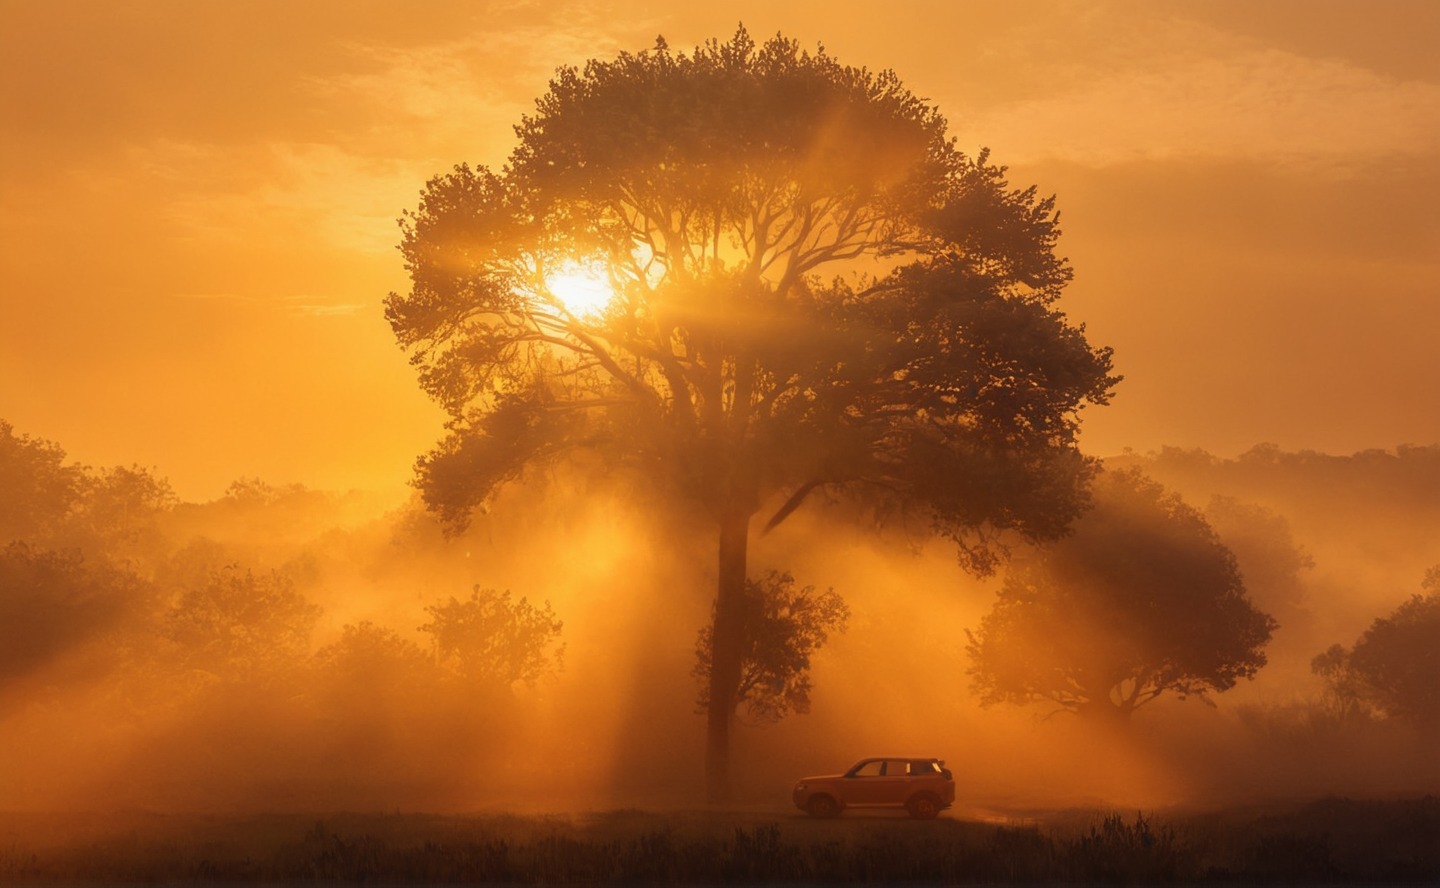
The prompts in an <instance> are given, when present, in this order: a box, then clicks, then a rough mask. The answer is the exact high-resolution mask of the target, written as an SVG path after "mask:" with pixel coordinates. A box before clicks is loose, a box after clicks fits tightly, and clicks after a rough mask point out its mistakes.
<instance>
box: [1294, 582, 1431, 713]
mask: <svg viewBox="0 0 1440 888" xmlns="http://www.w3.org/2000/svg"><path fill="white" fill-rule="evenodd" d="M1421 585H1422V588H1423V589H1424V594H1420V595H1413V596H1411V597H1410V598H1409V599H1408V600H1407V601H1405V602H1404V603H1402V604H1401V605H1400V606H1399V607H1397V608H1396V609H1395V610H1394V612H1392V613H1391V614H1389V615H1388V616H1384V617H1380V618H1378V619H1377V620H1375V622H1374V623H1372V624H1371V625H1370V628H1368V629H1366V630H1365V633H1364V634H1363V635H1361V636H1360V638H1359V639H1358V640H1357V641H1356V642H1355V645H1354V647H1353V648H1350V649H1348V650H1347V649H1346V648H1344V647H1342V646H1341V645H1338V644H1337V645H1334V646H1332V647H1331V648H1330V649H1329V650H1327V651H1325V652H1324V653H1322V654H1320V655H1319V656H1317V657H1316V658H1315V659H1314V661H1313V662H1312V664H1311V668H1312V669H1313V670H1314V672H1315V673H1316V674H1317V675H1319V676H1320V677H1321V678H1323V679H1324V680H1325V683H1326V686H1327V690H1328V691H1329V693H1330V694H1331V695H1332V696H1333V697H1334V698H1335V702H1336V703H1337V704H1338V705H1339V707H1340V712H1341V714H1342V716H1343V715H1345V714H1346V713H1349V712H1355V711H1365V710H1370V711H1374V712H1377V713H1378V714H1380V715H1384V716H1388V717H1392V718H1398V719H1400V720H1402V721H1405V722H1409V723H1410V724H1411V725H1413V726H1415V727H1416V728H1418V729H1419V730H1420V731H1421V732H1422V733H1423V734H1425V735H1426V736H1427V737H1436V738H1440V694H1437V693H1436V690H1435V689H1436V687H1437V684H1440V565H1437V566H1436V567H1433V568H1431V569H1430V571H1429V572H1428V573H1427V574H1426V576H1425V580H1424V582H1423V583H1422V584H1421Z"/></svg>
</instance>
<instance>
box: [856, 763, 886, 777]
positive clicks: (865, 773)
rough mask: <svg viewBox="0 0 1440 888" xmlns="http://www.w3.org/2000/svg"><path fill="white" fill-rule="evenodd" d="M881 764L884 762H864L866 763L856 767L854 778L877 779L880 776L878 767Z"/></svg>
mask: <svg viewBox="0 0 1440 888" xmlns="http://www.w3.org/2000/svg"><path fill="white" fill-rule="evenodd" d="M883 764H885V763H884V762H866V763H865V764H864V765H862V766H861V767H858V768H856V769H855V776H856V777H879V776H880V766H881V765H883Z"/></svg>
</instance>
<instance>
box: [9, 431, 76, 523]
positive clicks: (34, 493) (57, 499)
mask: <svg viewBox="0 0 1440 888" xmlns="http://www.w3.org/2000/svg"><path fill="white" fill-rule="evenodd" d="M84 477H85V473H84V469H83V467H81V466H77V465H73V464H72V465H68V466H67V465H65V451H64V450H62V449H61V448H60V446H59V445H58V444H55V443H54V442H51V441H45V440H42V439H39V438H32V437H31V436H29V435H18V434H16V433H15V429H14V427H13V426H11V425H10V423H8V422H5V421H4V420H0V491H3V493H0V544H3V543H8V542H11V541H14V540H24V541H26V542H30V543H34V542H37V541H41V540H44V539H45V534H46V533H47V532H48V531H50V530H51V529H53V528H54V526H55V525H57V524H58V523H60V522H61V521H62V520H63V519H64V518H65V517H66V516H67V515H68V514H69V513H70V510H71V509H72V508H74V506H75V503H76V501H77V500H78V499H79V497H80V490H81V487H82V485H83V483H84Z"/></svg>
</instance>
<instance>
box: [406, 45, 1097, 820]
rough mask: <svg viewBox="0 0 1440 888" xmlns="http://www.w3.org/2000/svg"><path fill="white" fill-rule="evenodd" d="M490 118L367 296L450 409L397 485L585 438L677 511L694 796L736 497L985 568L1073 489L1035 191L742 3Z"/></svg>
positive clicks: (466, 510)
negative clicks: (692, 591)
mask: <svg viewBox="0 0 1440 888" xmlns="http://www.w3.org/2000/svg"><path fill="white" fill-rule="evenodd" d="M516 130H517V134H518V136H519V145H518V146H517V147H516V149H515V150H514V152H513V154H512V155H511V157H510V159H509V161H508V163H507V164H506V165H505V167H504V168H503V169H501V170H499V171H494V170H491V169H488V168H485V167H479V168H472V167H470V166H467V165H462V166H457V167H456V168H455V169H454V171H453V172H451V173H449V174H447V175H443V176H439V177H437V178H435V179H432V180H431V181H430V182H429V183H428V184H427V186H426V188H425V191H424V192H423V196H422V199H421V202H420V205H419V208H418V209H417V210H416V211H415V212H413V213H408V214H407V215H406V217H405V218H404V219H403V220H402V227H403V241H402V244H401V250H402V253H403V254H404V257H405V261H406V267H407V269H408V271H409V273H410V277H411V281H412V287H411V290H410V292H409V293H406V294H391V296H390V297H389V299H388V301H387V303H386V314H387V317H388V319H389V321H390V323H391V325H392V327H393V329H394V331H395V333H396V336H397V337H398V339H399V341H400V343H401V344H402V345H403V346H404V347H406V348H407V349H410V350H411V352H412V358H413V361H414V362H415V364H416V365H417V366H418V367H419V369H420V376H421V383H422V385H423V386H424V388H425V389H426V390H427V391H428V392H429V393H430V394H431V395H432V396H433V397H434V398H435V399H437V400H438V401H439V402H440V403H441V404H442V405H443V406H444V407H445V408H446V409H447V410H448V411H449V413H450V417H451V418H450V422H449V434H448V436H447V437H446V438H445V439H444V440H443V441H442V442H441V443H440V445H439V446H438V447H437V448H436V449H435V450H434V451H433V452H432V453H430V454H429V455H427V456H425V457H423V458H422V459H421V460H420V462H419V465H418V479H417V483H418V485H419V486H420V488H421V489H422V491H423V493H424V495H425V498H426V500H427V502H428V503H429V505H430V507H431V508H432V509H435V510H436V511H438V512H439V513H440V514H441V515H442V516H443V517H444V518H445V519H446V520H448V521H450V522H452V523H455V524H463V523H464V522H465V520H466V519H467V517H468V516H469V515H470V514H471V512H472V511H473V510H474V509H476V508H478V507H480V506H481V505H482V504H484V502H485V501H486V499H487V498H488V497H489V496H490V495H491V494H492V493H493V492H494V491H495V490H496V488H497V486H499V485H500V484H502V483H504V482H506V481H509V480H512V479H516V478H518V477H519V476H520V475H521V474H522V472H523V471H524V470H525V469H526V468H527V467H531V466H534V465H536V464H537V463H540V462H544V461H547V460H551V459H555V458H559V457H561V456H562V455H564V454H566V453H568V452H571V451H573V450H574V449H576V448H589V449H593V450H595V451H597V452H599V453H601V454H603V455H604V457H605V460H606V463H607V464H609V465H612V466H617V467H629V468H631V469H634V470H636V471H637V472H638V473H639V474H641V475H643V476H644V477H647V478H649V479H652V480H654V481H656V482H658V483H661V484H663V485H666V486H667V488H668V489H669V490H670V491H672V492H673V493H675V494H676V495H678V496H680V497H682V498H684V499H687V500H688V501H690V502H692V503H695V504H697V505H698V506H700V507H701V508H702V509H703V511H704V512H705V514H707V515H708V518H709V520H710V522H711V523H712V525H711V526H713V528H714V532H715V535H716V541H717V550H718V571H717V584H716V591H715V609H714V627H713V663H712V666H713V668H712V669H711V670H710V692H709V697H708V700H709V709H708V715H707V719H708V748H707V756H706V762H707V774H708V778H709V787H710V793H711V797H712V798H716V797H719V796H722V795H723V794H724V791H725V786H726V772H727V767H728V764H727V763H728V749H729V730H730V720H731V717H732V714H733V712H734V709H735V695H736V692H737V688H738V687H739V683H740V679H741V661H742V654H743V650H744V639H745V628H744V625H743V616H744V607H743V601H744V590H745V583H746V579H747V573H746V560H747V551H748V545H749V541H750V536H751V531H752V521H753V519H755V517H756V516H757V514H760V515H762V520H763V522H764V526H765V527H766V528H767V529H768V528H771V527H774V526H775V525H777V524H779V523H780V522H781V521H783V520H784V519H785V517H786V516H788V515H789V514H791V513H792V512H793V510H794V509H795V508H797V507H799V506H800V505H801V504H802V502H803V501H805V500H806V498H807V497H808V496H809V494H811V493H812V492H813V491H815V490H816V489H818V488H821V487H830V488H834V489H837V490H841V491H848V492H851V493H863V494H869V495H877V496H885V497H890V498H892V499H891V502H892V504H894V503H901V504H905V505H906V506H907V507H912V508H917V509H920V510H923V511H924V513H925V514H927V515H928V516H929V518H930V519H931V520H932V521H933V523H934V526H935V528H936V529H937V531H939V532H941V533H943V534H946V535H948V536H949V537H950V538H952V539H954V540H955V541H956V542H957V543H959V544H960V550H961V552H962V554H963V556H964V557H965V560H966V561H967V563H968V564H970V565H971V566H973V567H975V568H977V569H981V570H984V569H988V568H989V567H990V566H991V565H993V563H994V562H995V558H996V549H995V546H994V545H993V533H994V531H996V530H997V529H1000V530H1004V529H1010V530H1015V531H1019V532H1020V533H1021V534H1024V535H1028V536H1030V537H1035V538H1040V537H1048V536H1053V535H1055V534H1057V533H1059V532H1060V531H1061V530H1062V529H1063V528H1064V527H1065V526H1066V525H1067V524H1068V522H1069V521H1070V520H1071V519H1072V518H1073V517H1074V516H1075V515H1076V514H1077V513H1078V511H1079V510H1080V508H1081V505H1082V502H1083V499H1084V493H1083V491H1084V486H1085V482H1086V479H1087V476H1088V475H1089V474H1090V472H1091V466H1090V463H1089V461H1088V460H1086V459H1085V458H1083V457H1082V456H1081V455H1080V454H1079V452H1078V450H1077V448H1076V446H1075V436H1076V431H1077V426H1078V411H1079V410H1080V408H1081V406H1082V405H1083V404H1085V403H1087V402H1089V403H1097V404H1098V403H1104V402H1105V400H1106V398H1107V397H1108V394H1109V391H1110V389H1111V387H1112V386H1113V384H1114V383H1115V377H1112V376H1111V375H1110V354H1109V351H1108V350H1106V349H1096V348H1093V347H1091V346H1090V345H1089V343H1088V342H1087V341H1086V339H1085V336H1084V331H1083V328H1081V327H1077V326H1075V325H1072V324H1071V323H1069V321H1068V320H1067V319H1066V318H1065V317H1064V315H1063V314H1061V313H1060V312H1059V311H1058V310H1057V309H1056V307H1055V303H1056V300H1057V299H1058V297H1059V296H1060V294H1061V291H1062V289H1063V288H1064V287H1065V285H1066V283H1067V282H1068V281H1069V280H1070V278H1071V272H1070V269H1069V267H1068V265H1067V264H1066V262H1065V260H1064V259H1062V258H1060V257H1058V256H1057V255H1056V254H1055V251H1054V247H1055V244H1056V239H1057V237H1058V235H1059V230H1058V228H1057V226H1056V221H1057V214H1056V212H1055V209H1054V204H1053V200H1050V199H1042V198H1039V197H1038V196H1037V194H1036V191H1035V189H1033V188H1031V189H1023V190H1022V189H1012V188H1011V187H1010V186H1009V184H1008V183H1007V182H1006V179H1005V175H1004V170H1003V169H1002V168H999V167H996V166H993V165H991V164H990V163H989V162H988V160H987V156H986V154H985V153H984V152H981V153H980V154H979V155H978V156H977V157H970V156H967V155H965V154H964V153H962V152H960V151H959V150H958V149H957V148H956V146H955V145H954V144H953V141H952V140H951V139H949V138H948V137H947V135H946V124H945V120H944V119H943V118H942V117H941V115H940V114H939V113H938V111H937V110H936V109H935V108H933V107H932V106H930V105H928V104H927V103H926V102H924V101H923V100H921V99H918V98H916V97H915V96H914V95H912V94H911V93H910V92H909V91H908V90H906V89H905V87H904V86H903V85H902V84H901V82H900V81H899V80H898V78H896V76H895V75H894V74H893V73H891V72H889V71H885V72H881V73H873V72H870V71H867V70H864V69H857V68H852V67H846V66H843V65H841V64H839V63H838V62H837V61H835V60H834V59H833V58H831V57H830V56H829V55H827V54H825V53H824V52H823V51H820V52H818V53H815V54H812V53H808V52H803V51H801V49H800V47H799V46H798V45H797V44H796V43H795V42H794V41H791V40H787V39H784V38H782V37H776V38H774V39H772V40H770V41H768V42H766V43H765V44H764V45H757V44H756V43H755V42H754V41H753V40H752V39H751V38H750V37H749V35H747V34H746V33H745V31H744V30H743V29H741V30H740V31H738V32H737V33H736V35H735V36H734V37H733V38H732V39H730V40H729V41H727V42H723V43H722V42H719V41H711V42H709V43H707V44H705V45H704V46H702V47H699V48H697V49H696V50H695V51H694V52H692V53H689V54H686V53H682V52H675V51H672V50H670V49H669V48H668V47H667V46H666V45H665V43H664V41H663V40H661V41H657V44H656V46H655V48H654V49H653V50H650V51H646V52H641V53H638V54H628V53H626V54H621V55H620V56H619V57H618V58H616V59H615V60H613V61H591V62H589V63H587V64H586V66H585V67H584V69H583V70H577V69H574V68H564V69H561V70H560V71H559V73H558V74H557V76H556V77H555V78H554V79H553V80H552V81H551V83H550V85H549V89H548V91H547V92H546V93H545V94H544V95H543V96H542V97H541V98H540V99H539V100H538V101H537V105H536V111H535V113H534V114H533V115H530V116H527V117H524V118H523V119H522V120H521V122H520V124H519V125H518V127H517V128H516ZM597 294H598V298H597ZM580 295H587V296H588V297H589V298H588V299H587V300H586V301H582V300H581V299H580V298H578V297H579V296H580ZM762 510H763V512H762Z"/></svg>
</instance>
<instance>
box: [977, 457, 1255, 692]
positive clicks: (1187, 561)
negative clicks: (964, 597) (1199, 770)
mask: <svg viewBox="0 0 1440 888" xmlns="http://www.w3.org/2000/svg"><path fill="white" fill-rule="evenodd" d="M1095 496H1096V503H1095V507H1094V509H1093V511H1091V512H1089V513H1088V514H1086V515H1085V516H1084V517H1083V518H1081V519H1080V521H1078V522H1077V523H1076V525H1075V530H1074V533H1073V534H1072V535H1070V536H1067V537H1065V538H1064V539H1062V540H1060V541H1059V542H1057V543H1054V544H1052V545H1050V546H1048V547H1046V548H1045V549H1043V550H1042V551H1040V552H1039V553H1037V554H1036V555H1035V556H1034V557H1032V558H1029V559H1026V560H1024V561H1021V562H1017V563H1016V564H1015V565H1014V566H1013V567H1012V569H1011V570H1010V571H1009V572H1008V574H1007V576H1006V579H1005V584H1004V587H1003V588H1002V589H1001V591H1000V593H999V597H998V600H997V601H996V603H995V606H994V608H993V609H992V610H991V611H990V613H989V614H987V615H986V617H985V618H984V619H983V620H982V621H981V624H980V627H979V629H978V630H977V631H975V632H974V633H972V634H971V636H970V642H969V645H968V648H967V649H968V652H969V654H970V656H971V658H972V661H973V666H972V669H971V675H972V676H973V677H974V684H975V687H976V689H977V690H978V691H979V692H980V694H981V700H982V702H984V703H986V704H993V703H1001V702H1004V703H1021V704H1023V703H1036V702H1048V703H1051V704H1053V705H1056V706H1058V707H1060V708H1061V709H1065V710H1070V711H1074V712H1079V713H1083V714H1087V715H1095V716H1100V717H1115V718H1120V719H1126V718H1128V717H1129V716H1130V714H1131V713H1132V712H1134V710H1135V709H1137V708H1139V707H1140V706H1143V705H1145V704H1146V703H1148V702H1150V701H1152V700H1154V699H1156V698H1157V697H1159V696H1161V695H1162V694H1165V693H1173V694H1176V695H1177V696H1179V697H1181V698H1182V699H1183V698H1185V697H1189V696H1194V697H1198V698H1202V699H1204V698H1205V697H1206V695H1207V694H1209V693H1210V692H1221V691H1225V690H1228V689H1230V688H1231V687H1234V685H1235V684H1236V682H1237V681H1239V680H1240V679H1242V678H1251V677H1253V676H1254V675H1255V673H1256V672H1257V671H1258V670H1259V669H1260V667H1262V666H1264V665H1265V654H1264V652H1263V648H1264V646H1265V644H1266V643H1267V642H1268V641H1269V640H1270V635H1271V633H1272V632H1273V631H1274V629H1275V627H1276V624H1275V621H1274V620H1273V619H1272V618H1271V617H1270V616H1269V615H1267V614H1265V613H1262V612H1261V611H1259V610H1258V609H1256V608H1255V606H1254V605H1253V604H1251V602H1250V600H1249V598H1248V597H1247V596H1246V593H1245V587H1244V583H1243V582H1242V580H1241V576H1240V571H1239V570H1238V568H1237V566H1236V562H1235V558H1234V556H1233V555H1232V554H1231V553H1230V551H1229V550H1228V549H1227V548H1226V547H1225V546H1224V545H1223V544H1222V543H1221V542H1220V540H1219V538H1218V537H1217V536H1216V535H1215V533H1214V531H1213V530H1211V528H1210V526H1209V525H1208V524H1207V523H1206V521H1205V519H1204V517H1203V516H1202V515H1201V514H1200V513H1199V512H1198V511H1196V510H1195V509H1193V508H1191V507H1190V506H1188V505H1186V504H1185V503H1184V502H1183V501H1182V500H1181V499H1180V498H1179V497H1178V496H1176V495H1175V494H1173V493H1169V492H1167V491H1166V490H1165V489H1164V488H1163V487H1162V486H1161V485H1159V484H1157V483H1156V482H1154V481H1151V480H1150V479H1148V478H1146V477H1144V476H1143V475H1141V474H1140V473H1138V472H1135V471H1118V472H1107V473H1106V474H1105V475H1104V476H1102V477H1101V479H1100V481H1099V482H1098V483H1097V485H1096V488H1095Z"/></svg>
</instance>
